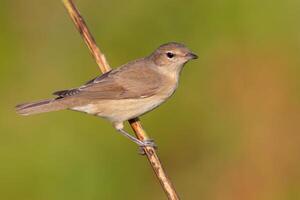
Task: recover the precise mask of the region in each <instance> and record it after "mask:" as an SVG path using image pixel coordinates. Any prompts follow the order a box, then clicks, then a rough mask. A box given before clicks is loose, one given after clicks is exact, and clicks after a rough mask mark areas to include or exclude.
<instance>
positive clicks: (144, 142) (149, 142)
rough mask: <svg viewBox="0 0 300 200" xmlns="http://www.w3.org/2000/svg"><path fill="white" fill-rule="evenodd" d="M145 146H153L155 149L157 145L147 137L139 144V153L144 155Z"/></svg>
mask: <svg viewBox="0 0 300 200" xmlns="http://www.w3.org/2000/svg"><path fill="white" fill-rule="evenodd" d="M145 147H153V148H154V149H157V145H156V144H155V142H154V140H152V139H148V140H144V141H142V142H141V144H140V145H139V154H141V155H145V154H146V152H145V150H144V148H145Z"/></svg>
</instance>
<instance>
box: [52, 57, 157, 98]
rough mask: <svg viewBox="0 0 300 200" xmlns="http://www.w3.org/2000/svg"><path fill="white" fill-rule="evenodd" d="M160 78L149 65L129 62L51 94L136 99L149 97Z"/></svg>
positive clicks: (155, 90) (154, 92) (61, 96)
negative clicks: (83, 83) (82, 82)
mask: <svg viewBox="0 0 300 200" xmlns="http://www.w3.org/2000/svg"><path fill="white" fill-rule="evenodd" d="M161 81H162V80H161V78H160V76H159V75H158V74H157V72H156V71H155V70H153V69H151V67H148V66H145V65H139V62H137V61H136V62H135V63H131V64H128V65H125V66H123V67H120V68H118V69H116V70H112V71H110V72H108V73H105V74H103V75H102V76H99V77H97V78H95V79H93V80H91V81H89V82H87V84H85V85H83V86H81V87H79V88H74V89H70V90H63V91H58V92H55V93H53V94H55V95H57V96H58V98H64V97H81V98H84V99H132V98H134V99H136V98H146V97H150V96H152V95H154V94H156V92H157V91H158V90H159V89H160V85H161Z"/></svg>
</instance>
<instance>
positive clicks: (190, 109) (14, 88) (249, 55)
mask: <svg viewBox="0 0 300 200" xmlns="http://www.w3.org/2000/svg"><path fill="white" fill-rule="evenodd" d="M76 2H77V5H78V7H79V8H80V10H81V12H82V14H83V16H84V17H85V19H86V21H87V23H88V25H89V27H90V29H91V31H92V33H93V34H94V36H95V38H96V39H97V41H98V43H99V45H100V47H101V49H102V50H103V51H104V52H105V54H106V56H107V58H108V60H109V62H110V64H111V66H119V65H121V64H123V63H126V62H128V61H130V60H133V59H135V58H138V57H143V56H145V55H148V54H149V53H150V52H152V50H154V49H155V48H156V47H157V46H159V45H160V44H162V43H165V42H169V41H178V42H183V43H185V44H186V45H187V46H189V47H190V49H192V50H193V51H194V52H196V53H197V54H199V56H200V59H199V60H196V61H193V62H190V63H189V64H187V66H186V67H185V69H184V71H183V73H182V77H181V83H180V87H179V89H178V90H177V92H176V94H175V95H174V96H173V98H172V99H171V100H170V101H169V102H167V103H166V104H164V105H163V106H161V107H160V108H159V109H157V110H155V111H154V112H151V113H149V114H147V115H146V116H143V117H142V121H143V124H144V126H145V128H146V130H147V131H148V133H149V134H150V135H151V137H152V138H154V139H155V141H156V143H157V144H158V146H159V155H160V157H161V159H162V161H163V163H164V165H165V168H166V170H167V171H168V173H169V176H170V177H171V179H172V180H173V182H174V184H175V186H176V188H177V190H178V192H179V194H180V196H181V197H182V199H209V200H241V199H243V200H248V199H249V200H250V199H251V200H296V199H300V154H299V152H300V106H299V105H300V94H299V89H300V81H299V75H300V68H299V65H300V55H299V53H300V51H299V50H300V24H299V18H300V1H298V0H285V1H281V0H273V1H269V0H251V1H246V0H225V1H224V0H223V1H222V0H211V1H208V0H203V1H200V0H197V1H196V0H194V1H193V0H190V1H170V0H152V1H141V0H128V1H116V0H111V1H104V0H84V1H83V0H78V1H76ZM0 25H1V26H0V27H1V29H0V76H1V79H0V89H1V103H0V109H1V110H0V114H1V115H0V127H1V129H0V132H1V134H0V162H1V163H0V199H3V200H67V199H70V200H82V199H84V200H96V199H109V200H110V199H131V200H134V199H146V200H153V199H158V200H160V199H165V196H164V193H163V191H162V189H161V188H160V186H159V184H158V182H157V181H156V179H155V177H154V175H153V173H152V171H151V168H150V167H149V165H148V163H147V159H146V158H144V157H142V156H139V155H138V154H137V147H136V145H134V144H133V143H131V142H129V141H128V140H127V139H125V138H123V137H122V136H120V135H118V134H117V133H116V131H115V130H114V129H113V128H112V126H111V124H109V123H108V122H107V121H105V120H102V119H100V118H96V117H93V116H88V115H85V114H81V113H77V112H71V111H61V112H55V113H48V114H42V115H36V116H32V117H21V116H18V115H17V114H16V113H15V111H14V105H15V104H17V103H22V102H26V101H31V100H36V99H41V98H48V97H49V96H50V94H51V92H53V91H55V90H58V89H67V88H70V87H74V86H79V85H80V84H82V83H84V82H85V81H87V80H89V79H91V78H93V77H95V76H96V75H98V74H99V70H98V67H97V66H96V64H95V63H94V60H93V59H92V58H91V56H90V55H89V53H88V50H87V48H86V47H85V45H84V43H83V42H82V40H81V38H80V36H79V34H78V33H77V31H76V30H75V28H74V25H73V24H72V22H71V20H70V19H69V17H68V15H67V13H66V11H65V9H64V7H63V5H62V3H61V2H60V1H59V0H56V1H39V0H26V1H23V0H14V1H9V0H1V3H0ZM127 128H129V127H127ZM128 130H130V129H128Z"/></svg>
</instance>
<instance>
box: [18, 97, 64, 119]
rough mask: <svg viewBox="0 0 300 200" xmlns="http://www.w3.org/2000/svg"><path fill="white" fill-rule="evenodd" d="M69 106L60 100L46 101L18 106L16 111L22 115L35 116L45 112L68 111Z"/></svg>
mask: <svg viewBox="0 0 300 200" xmlns="http://www.w3.org/2000/svg"><path fill="white" fill-rule="evenodd" d="M66 108H67V105H66V104H64V103H62V102H61V101H60V99H46V100H41V101H37V102H33V103H24V104H20V105H17V106H16V111H17V113H18V114H20V115H33V114H38V113H44V112H51V111H58V110H63V109H66Z"/></svg>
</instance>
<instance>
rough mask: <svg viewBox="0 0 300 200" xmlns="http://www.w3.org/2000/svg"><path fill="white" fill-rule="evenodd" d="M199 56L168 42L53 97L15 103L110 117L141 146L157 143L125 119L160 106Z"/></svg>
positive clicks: (24, 108) (26, 109) (20, 109)
mask: <svg viewBox="0 0 300 200" xmlns="http://www.w3.org/2000/svg"><path fill="white" fill-rule="evenodd" d="M197 58H198V56H197V55H196V54H195V53H193V52H192V51H191V50H189V48H187V47H186V45H184V44H182V43H177V42H169V43H166V44H163V45H161V46H159V47H158V48H157V49H156V50H155V51H154V52H153V53H151V54H150V55H149V56H146V57H144V58H140V59H137V60H134V61H131V62H129V63H127V64H124V65H122V66H120V67H118V68H115V69H113V70H111V71H109V72H107V73H104V74H102V75H100V76H97V77H96V78H94V79H92V80H90V81H88V82H87V83H85V84H84V85H82V86H80V87H76V88H72V89H68V90H60V91H56V92H54V93H53V95H55V97H54V98H50V99H45V100H40V101H36V102H33V103H23V104H20V105H17V106H16V112H17V113H18V114H20V115H24V116H27V115H33V114H38V113H45V112H51V111H59V110H65V109H68V110H73V111H79V112H83V113H87V114H91V115H95V116H99V117H102V118H104V119H107V120H108V121H110V122H111V123H112V125H113V126H114V128H115V129H116V130H117V131H118V132H119V133H121V134H122V135H124V136H126V137H127V138H129V139H130V140H132V141H133V142H134V143H136V144H137V145H139V146H140V147H145V146H152V147H153V146H155V143H154V141H153V140H144V141H141V140H139V139H137V138H136V137H134V136H132V135H131V134H130V133H128V132H126V131H125V130H124V122H125V121H127V120H130V119H134V118H136V117H139V116H141V115H144V114H145V113H147V112H150V111H152V110H153V109H155V108H157V107H158V106H160V105H161V104H162V103H164V102H165V101H166V100H168V99H169V98H170V97H171V96H172V95H173V94H174V92H175V90H176V89H177V87H178V83H179V77H180V74H181V71H182V69H183V67H184V65H185V64H186V63H187V62H188V61H190V60H193V59H197Z"/></svg>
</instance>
